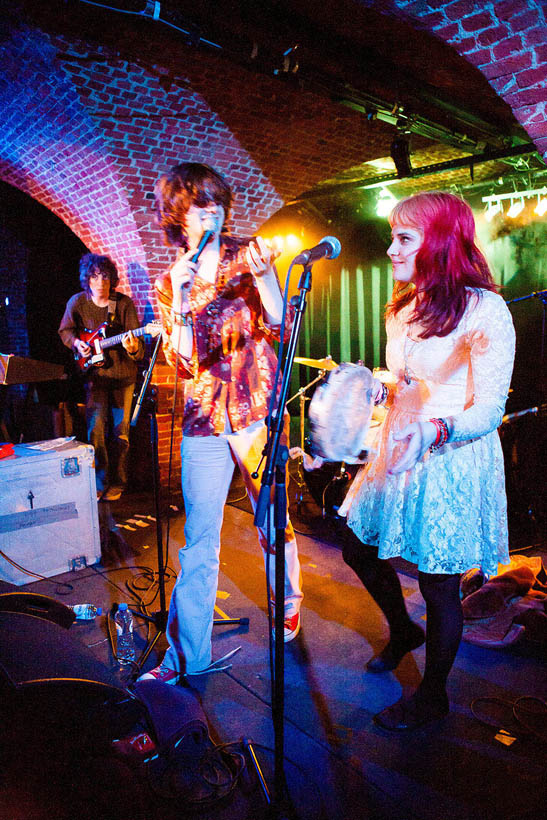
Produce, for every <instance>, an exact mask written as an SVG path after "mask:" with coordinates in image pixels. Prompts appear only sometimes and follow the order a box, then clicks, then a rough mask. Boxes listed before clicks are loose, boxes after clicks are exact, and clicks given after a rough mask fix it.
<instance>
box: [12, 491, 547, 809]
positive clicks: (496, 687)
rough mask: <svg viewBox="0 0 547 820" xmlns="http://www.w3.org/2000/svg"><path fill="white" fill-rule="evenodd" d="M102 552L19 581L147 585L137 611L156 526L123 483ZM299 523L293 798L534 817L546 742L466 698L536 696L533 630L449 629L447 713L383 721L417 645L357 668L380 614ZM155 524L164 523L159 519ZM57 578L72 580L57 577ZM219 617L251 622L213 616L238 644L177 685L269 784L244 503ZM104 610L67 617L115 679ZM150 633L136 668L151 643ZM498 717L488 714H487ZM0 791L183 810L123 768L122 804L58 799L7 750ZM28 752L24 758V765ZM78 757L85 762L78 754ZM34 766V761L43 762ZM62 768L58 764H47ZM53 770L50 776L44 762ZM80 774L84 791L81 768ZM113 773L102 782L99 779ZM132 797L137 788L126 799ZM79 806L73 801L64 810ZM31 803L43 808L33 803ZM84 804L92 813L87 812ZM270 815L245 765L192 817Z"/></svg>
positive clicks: (125, 593) (150, 601)
mask: <svg viewBox="0 0 547 820" xmlns="http://www.w3.org/2000/svg"><path fill="white" fill-rule="evenodd" d="M99 507H100V514H101V523H102V532H103V559H102V561H101V563H100V564H99V565H96V566H94V567H87V568H84V569H81V570H78V571H76V572H72V573H67V574H65V575H62V576H57V577H56V578H53V579H47V580H42V581H39V582H35V583H30V584H28V585H26V586H24V587H20V588H19V589H20V590H21V591H27V592H29V591H36V592H40V593H43V594H45V595H48V596H51V597H53V598H56V599H58V600H59V601H62V602H64V603H66V604H73V603H80V602H90V603H93V604H95V605H97V606H101V607H102V608H103V612H108V611H109V610H110V607H111V606H112V604H113V603H119V602H121V601H127V602H128V603H129V604H130V605H131V606H134V607H136V606H137V605H138V602H139V599H141V600H144V601H145V602H146V604H147V609H148V611H149V612H155V611H157V610H158V609H159V600H158V597H157V583H156V581H157V576H156V575H155V573H154V570H155V569H156V566H157V554H156V528H155V519H154V509H153V503H152V498H151V497H150V496H148V495H147V494H139V495H127V496H125V497H123V498H122V499H121V500H120V501H119V502H117V503H116V504H111V505H109V504H105V503H101V504H100V505H99ZM294 523H295V526H296V528H297V530H298V529H301V531H302V532H307V533H308V534H299V535H298V541H299V551H300V558H301V563H302V572H303V584H304V593H305V598H304V603H303V607H302V630H301V633H300V635H299V636H298V637H297V638H296V639H295V640H294V641H293V642H292V643H290V644H287V645H286V646H285V676H284V682H285V686H284V691H285V766H284V769H285V775H286V779H287V784H288V791H289V795H290V797H291V800H292V804H293V805H292V813H291V812H289V811H288V810H287V813H286V815H285V814H282V815H277V816H292V817H296V818H301V819H302V820H308V819H309V820H318V818H336V819H337V820H346V818H347V820H349V818H375V819H376V818H392V820H412V818H419V820H437V818H443V820H448V818H454V820H456V818H457V820H467V818H469V819H470V818H476V817H482V818H492V820H494V818H497V819H498V820H499V818H506V820H509V818H511V819H513V818H514V820H516V819H517V818H520V819H521V820H524V818H527V819H528V820H533V819H535V818H537V820H539V818H540V817H541V818H543V817H544V816H545V814H544V812H545V806H544V799H543V795H544V794H545V788H546V786H547V770H546V766H545V764H546V761H547V744H545V743H543V744H542V742H541V741H540V740H538V739H537V738H534V737H533V736H528V737H525V736H522V735H520V736H518V737H517V739H516V740H514V741H510V739H508V738H507V737H504V736H503V735H501V736H500V735H499V733H498V731H497V730H496V728H494V727H491V726H487V725H484V724H482V723H481V722H479V721H478V720H477V719H476V718H475V717H474V715H473V713H472V711H471V703H472V701H473V700H474V699H476V698H479V697H485V696H487V697H495V698H500V699H502V700H504V701H510V702H514V701H515V700H516V699H517V698H519V697H521V696H524V695H530V696H536V697H539V698H545V697H546V695H547V674H546V672H547V661H546V659H545V657H543V655H542V653H543V652H544V648H543V649H542V648H541V647H539V646H538V645H537V644H534V643H532V642H528V641H526V640H523V641H521V642H520V643H518V644H515V645H513V646H510V647H507V648H505V649H503V650H493V649H485V648H481V647H478V646H474V645H471V644H469V643H465V642H464V643H462V645H461V647H460V651H459V653H458V657H457V660H456V664H455V668H454V670H453V673H452V675H451V677H450V680H449V696H450V702H451V712H450V714H449V716H448V717H447V718H445V719H444V720H443V721H441V722H439V723H438V724H436V725H434V726H432V727H430V728H426V729H422V730H419V731H417V732H414V733H411V734H408V735H393V734H387V733H385V732H382V731H381V730H380V729H379V728H377V727H376V726H375V724H374V723H373V720H372V717H373V715H374V714H375V713H376V712H378V711H379V710H381V709H382V708H383V707H385V706H387V705H389V704H391V703H392V702H394V701H395V700H397V699H398V698H399V697H400V695H401V693H403V692H405V691H408V690H411V689H412V688H413V687H415V686H416V685H417V683H418V682H419V680H420V674H421V671H422V669H423V664H424V648H423V647H422V648H420V649H418V650H416V651H415V652H413V653H412V654H410V655H408V656H407V657H405V659H404V660H403V662H402V663H401V664H400V666H399V667H398V669H397V670H396V671H395V672H394V673H385V674H371V673H366V672H365V669H364V665H365V663H366V661H367V660H368V659H369V658H370V657H371V656H372V655H373V654H375V653H376V652H377V651H378V650H379V649H381V647H382V646H383V644H384V643H385V640H386V627H385V625H384V622H383V620H382V618H381V616H380V613H379V611H378V609H377V607H376V606H375V605H374V603H373V602H372V600H371V598H370V597H369V596H368V594H367V593H366V591H365V590H364V589H363V587H362V586H361V584H360V583H359V581H358V580H357V578H356V577H355V576H354V574H353V573H352V571H351V570H350V569H349V568H348V567H347V566H346V565H345V564H344V563H343V561H342V556H341V552H340V549H339V548H338V546H337V545H336V543H335V542H336V538H335V537H334V536H333V530H332V528H331V527H330V525H329V523H328V522H327V523H326V524H325V527H324V532H323V533H322V534H321V533H320V535H324V537H320V535H318V534H317V530H316V534H315V535H311V534H310V533H311V532H313V528H310V526H308V525H306V524H305V522H303V523H302V526H301V527H299V521H298V518H296V519H295V521H294ZM183 526H184V513H183V512H182V511H180V510H177V509H176V508H172V509H171V516H170V519H169V529H170V534H169V545H168V547H169V549H168V552H169V564H168V573H167V580H166V594H167V601H169V598H170V593H171V590H172V587H173V583H174V579H175V575H176V571H177V569H178V559H177V551H178V548H179V547H180V545H181V543H183ZM164 530H165V525H164ZM399 569H400V577H401V582H402V585H403V590H404V594H405V596H406V599H407V602H408V607H409V610H410V611H411V613H412V615H413V617H414V618H415V620H417V621H418V622H420V621H421V620H423V618H424V611H425V610H424V604H423V601H422V598H421V596H420V593H419V591H418V585H417V580H416V578H415V577H414V574H413V572H412V570H411V569H410V568H409V569H408V571H406V570H405V568H404V566H403V567H402V570H401V568H400V567H399ZM63 583H68V584H70V587H71V588H70V589H69V588H67V587H64V586H63ZM217 617H219V618H224V617H229V618H240V617H247V618H249V625H248V627H230V626H216V627H215V628H214V632H213V657H214V658H220V657H221V656H223V655H224V654H225V653H227V652H229V651H231V650H232V649H235V648H237V647H240V649H239V651H238V652H237V653H236V654H235V655H234V656H233V658H232V659H231V662H232V667H231V669H229V670H228V671H226V672H222V673H217V674H211V675H208V676H204V677H196V676H192V677H191V678H189V679H188V681H189V684H190V686H191V688H192V690H193V692H194V693H195V695H196V696H197V698H198V699H199V702H200V703H201V706H202V708H203V711H204V713H205V715H206V718H207V720H208V723H209V730H210V733H211V736H212V738H213V739H214V740H215V742H230V741H238V740H239V739H240V738H242V737H245V738H247V739H249V740H250V741H251V743H252V744H253V746H254V748H255V751H256V753H257V756H258V758H259V762H260V765H261V767H262V770H263V772H264V775H265V778H266V782H267V783H268V785H269V786H270V788H273V775H274V765H273V764H274V757H273V748H274V733H273V727H272V718H271V710H270V701H271V691H270V674H269V647H268V620H267V607H266V589H265V575H264V570H263V561H262V556H261V554H260V552H259V549H258V545H257V540H256V534H255V530H254V528H253V521H252V516H251V515H250V514H249V512H247V511H246V510H245V509H240V508H238V507H236V506H233V505H228V506H227V507H226V513H225V520H224V527H223V532H222V551H221V574H220V580H219V590H218V596H217ZM107 627H108V624H107V616H106V615H102V616H100V617H98V618H97V619H96V620H95V621H93V622H89V623H75V624H73V625H72V626H71V627H70V632H71V633H72V634H74V635H75V636H77V637H78V638H79V640H81V641H82V642H83V643H84V644H85V645H86V646H87V647H89V648H90V649H91V651H92V653H93V655H94V656H95V657H96V658H97V660H99V661H100V662H101V663H103V664H104V665H105V666H106V667H107V668H108V669H109V670H110V673H111V674H112V675H113V676H114V678H115V679H116V680H117V681H119V682H120V684H122V683H124V682H127V674H126V673H125V672H124V671H121V670H120V669H119V667H117V665H116V663H115V661H114V660H113V656H112V651H111V648H110V643H109V639H108V628H107ZM135 628H136V642H137V646H138V648H139V649H140V650H144V649H145V647H146V644H147V639H148V637H149V635H152V636H153V634H154V628H153V627H152V629H149V627H148V625H147V624H146V623H145V622H144V621H141V620H138V619H137V620H136V627H135ZM165 646H166V644H165V638H164V636H163V635H162V636H161V637H160V639H159V641H158V643H157V644H156V646H155V648H154V650H153V652H152V654H151V655H150V657H149V658H148V660H147V662H146V664H145V669H148V668H151V667H152V666H155V665H156V663H157V662H158V661H159V660H160V659H161V657H162V656H163V652H164V650H165ZM498 728H499V727H498ZM2 757H3V772H2V780H3V786H4V791H5V794H6V797H5V799H4V800H3V801H2V806H1V807H0V817H1V818H2V820H45V818H46V817H47V818H48V820H49V819H50V818H56V820H61V818H65V817H67V818H71V820H79V818H81V817H83V816H84V815H85V817H88V816H89V817H90V818H94V820H102V818H103V817H104V818H105V820H106V818H109V817H111V816H112V817H115V818H122V817H124V818H125V817H126V816H127V818H128V820H129V818H131V819H132V820H134V818H137V820H138V819H139V818H140V817H141V816H142V817H146V818H148V820H154V819H155V818H162V820H171V818H175V817H177V818H180V817H186V816H193V815H192V814H191V812H189V810H188V809H187V807H185V806H184V805H182V803H183V801H177V800H176V799H171V798H165V796H160V797H157V795H155V794H154V793H153V790H151V791H150V790H149V789H148V787H147V786H145V787H142V786H141V785H139V787H138V789H137V792H138V794H137V795H136V797H135V798H134V797H133V796H132V788H133V786H132V783H133V781H132V779H131V778H125V779H124V780H122V781H121V782H122V785H123V789H124V794H125V803H124V806H125V807H126V809H127V815H126V814H125V813H124V811H125V808H124V807H122V808H120V807H119V806H118V805H117V804H116V810H115V811H116V813H114V809H113V810H112V813H110V814H109V813H106V814H105V811H106V809H105V808H104V796H103V795H101V794H99V792H100V789H101V788H102V787H101V785H100V783H101V782H102V781H101V779H100V778H97V796H96V802H94V801H95V797H93V796H91V797H90V799H89V800H87V799H86V809H85V812H84V810H83V809H82V808H81V807H80V808H79V809H78V810H76V809H74V808H73V807H71V806H70V805H64V802H65V801H64V795H65V794H68V793H69V792H70V793H71V794H72V797H71V800H72V799H73V795H74V791H73V789H71V790H69V789H68V788H67V789H66V790H65V788H64V786H63V783H62V782H57V783H53V782H52V780H53V779H55V777H52V776H51V775H48V786H47V788H46V787H45V785H44V783H43V782H41V781H40V772H41V771H42V772H43V771H44V768H43V767H44V761H38V760H35V759H33V758H30V756H29V755H25V754H24V750H23V754H22V756H21V754H19V758H18V759H19V760H20V762H19V763H17V759H16V757H15V755H14V756H13V757H12V756H11V755H8V756H7V757H6V755H5V754H4V755H3V756H2ZM34 766H35V767H36V768H34ZM82 766H84V767H85V761H82ZM45 771H47V767H46V769H45ZM55 771H56V772H57V774H58V776H59V777H62V771H61V773H60V774H59V770H58V769H56V770H55ZM57 774H56V775H55V776H57ZM89 780H90V779H89V778H88V782H87V784H86V786H85V788H86V789H87V791H88V792H90V794H91V793H92V791H93V789H92V788H91V786H90V782H89ZM109 788H111V786H110V787H109ZM137 798H138V799H137ZM73 811H76V813H71V812H73ZM40 812H42V813H40ZM86 812H89V814H87V813H86ZM266 816H268V813H267V811H266V807H265V801H264V799H263V796H262V794H261V792H260V790H259V789H258V786H257V784H256V779H255V777H254V774H253V772H252V770H251V771H250V773H249V776H248V778H246V779H245V780H244V782H243V783H242V784H240V785H238V786H237V787H236V789H235V792H234V794H233V795H232V797H231V798H230V799H229V800H228V801H227V802H226V803H225V804H222V805H219V806H216V807H214V808H211V809H202V810H201V811H200V813H199V817H201V818H212V817H215V818H216V819H217V820H232V818H234V819H235V818H238V820H251V819H252V820H257V818H262V817H266Z"/></svg>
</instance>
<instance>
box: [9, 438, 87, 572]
mask: <svg viewBox="0 0 547 820" xmlns="http://www.w3.org/2000/svg"><path fill="white" fill-rule="evenodd" d="M14 451H15V455H14V457H9V458H3V459H0V550H1V552H2V553H4V555H2V554H0V578H2V579H3V580H4V581H8V582H10V583H12V584H16V585H17V586H21V585H22V584H29V583H32V582H33V581H37V580H39V579H38V578H37V577H36V575H38V576H40V575H43V576H46V577H50V576H52V575H59V574H60V573H63V572H68V571H69V570H73V569H80V568H82V567H85V566H87V565H89V564H94V563H96V562H97V561H99V560H100V558H101V541H100V531H99V516H98V510H97V489H96V482H95V464H94V450H93V447H91V446H90V445H88V444H81V443H80V442H78V441H73V440H67V439H55V440H52V441H46V442H33V443H29V444H16V445H15V447H14ZM4 556H6V557H4ZM6 558H7V559H11V561H13V562H14V564H18V565H19V566H20V567H21V568H22V569H18V568H17V567H16V566H14V564H12V563H10V561H9V560H6ZM23 570H28V571H29V572H30V573H36V575H29V574H27V573H25V572H24V571H23Z"/></svg>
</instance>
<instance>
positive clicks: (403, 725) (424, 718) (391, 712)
mask: <svg viewBox="0 0 547 820" xmlns="http://www.w3.org/2000/svg"><path fill="white" fill-rule="evenodd" d="M448 712H449V705H448V697H447V695H446V694H444V693H443V694H441V695H438V696H437V697H435V698H434V699H433V698H431V699H428V698H426V697H424V696H423V695H420V694H418V693H417V692H415V693H414V694H413V695H411V696H410V697H409V698H401V700H398V701H397V703H394V704H393V705H392V706H388V707H387V709H384V710H383V711H382V712H379V713H378V714H377V715H374V723H376V725H377V726H380V728H381V729H386V730H387V731H388V732H411V731H412V730H413V729H419V728H420V727H421V726H427V725H428V724H429V723H434V722H435V721H437V720H441V718H443V717H445V716H446V715H447V714H448Z"/></svg>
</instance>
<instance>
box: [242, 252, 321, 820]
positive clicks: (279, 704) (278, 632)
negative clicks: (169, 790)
mask: <svg viewBox="0 0 547 820" xmlns="http://www.w3.org/2000/svg"><path fill="white" fill-rule="evenodd" d="M298 288H299V290H300V297H299V300H298V304H297V306H296V316H295V320H294V324H293V327H292V331H291V337H290V340H289V344H288V348H287V355H286V357H285V363H284V367H283V379H282V382H281V389H280V394H279V402H278V405H277V410H276V412H275V415H274V426H273V428H272V429H270V433H269V436H268V441H267V443H266V446H265V448H264V452H265V453H266V465H265V467H264V470H263V472H262V478H261V487H260V492H259V496H258V502H257V506H256V512H255V517H254V523H255V526H257V527H263V526H264V521H265V519H266V512H267V510H268V508H269V505H270V502H271V495H272V492H271V490H272V484H273V483H274V475H275V487H274V525H275V622H274V624H275V636H276V640H275V655H274V681H273V684H274V685H273V697H272V715H273V728H274V738H275V740H274V746H275V748H274V787H275V800H276V803H277V805H278V806H280V805H281V795H282V794H284V792H285V773H284V762H283V758H284V705H285V692H284V672H285V642H284V620H285V528H286V524H287V490H286V483H285V477H286V466H287V459H288V457H289V452H288V448H287V447H286V446H285V445H283V446H281V445H280V440H281V435H282V433H283V422H284V410H285V406H286V403H287V395H288V392H289V386H290V380H291V372H292V367H293V362H294V357H295V353H296V346H297V343H298V337H299V335H300V327H301V324H302V319H303V316H304V311H305V310H306V296H307V294H308V293H309V291H310V290H311V264H310V263H307V264H305V265H304V270H303V272H302V275H301V277H300V282H299V284H298Z"/></svg>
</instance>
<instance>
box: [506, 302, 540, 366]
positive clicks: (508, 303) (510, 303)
mask: <svg viewBox="0 0 547 820" xmlns="http://www.w3.org/2000/svg"><path fill="white" fill-rule="evenodd" d="M525 299H539V300H540V302H541V303H542V305H543V308H542V316H541V354H540V365H541V367H540V373H543V363H544V361H545V312H546V309H547V290H534V291H532V293H528V294H527V295H526V296H517V298H516V299H509V300H508V301H507V302H506V303H505V304H506V305H512V304H514V302H524V301H525Z"/></svg>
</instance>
